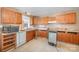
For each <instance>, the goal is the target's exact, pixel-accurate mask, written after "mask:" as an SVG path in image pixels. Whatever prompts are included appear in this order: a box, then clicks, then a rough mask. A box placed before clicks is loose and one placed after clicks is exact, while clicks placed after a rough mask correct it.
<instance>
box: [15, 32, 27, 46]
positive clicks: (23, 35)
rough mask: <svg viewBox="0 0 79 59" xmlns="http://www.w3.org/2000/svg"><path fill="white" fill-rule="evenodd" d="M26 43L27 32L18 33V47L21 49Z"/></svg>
mask: <svg viewBox="0 0 79 59" xmlns="http://www.w3.org/2000/svg"><path fill="white" fill-rule="evenodd" d="M24 43H26V32H25V31H21V32H17V36H16V46H17V47H19V46H21V45H23V44H24Z"/></svg>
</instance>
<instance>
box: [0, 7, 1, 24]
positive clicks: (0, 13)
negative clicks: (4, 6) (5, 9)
mask: <svg viewBox="0 0 79 59" xmlns="http://www.w3.org/2000/svg"><path fill="white" fill-rule="evenodd" d="M0 24H1V8H0Z"/></svg>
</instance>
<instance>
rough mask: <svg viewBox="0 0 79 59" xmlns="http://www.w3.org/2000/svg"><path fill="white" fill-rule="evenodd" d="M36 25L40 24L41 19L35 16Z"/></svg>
mask: <svg viewBox="0 0 79 59" xmlns="http://www.w3.org/2000/svg"><path fill="white" fill-rule="evenodd" d="M33 19H34V25H37V24H38V23H39V17H36V16H34V18H33Z"/></svg>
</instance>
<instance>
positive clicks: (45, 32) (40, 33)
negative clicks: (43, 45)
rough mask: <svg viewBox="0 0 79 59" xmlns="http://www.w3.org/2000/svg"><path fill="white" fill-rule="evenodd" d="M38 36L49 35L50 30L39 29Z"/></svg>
mask: <svg viewBox="0 0 79 59" xmlns="http://www.w3.org/2000/svg"><path fill="white" fill-rule="evenodd" d="M38 36H39V37H47V36H48V31H46V30H39V31H38Z"/></svg>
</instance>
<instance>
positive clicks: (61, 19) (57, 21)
mask: <svg viewBox="0 0 79 59" xmlns="http://www.w3.org/2000/svg"><path fill="white" fill-rule="evenodd" d="M56 23H65V17H64V15H59V16H56Z"/></svg>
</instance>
